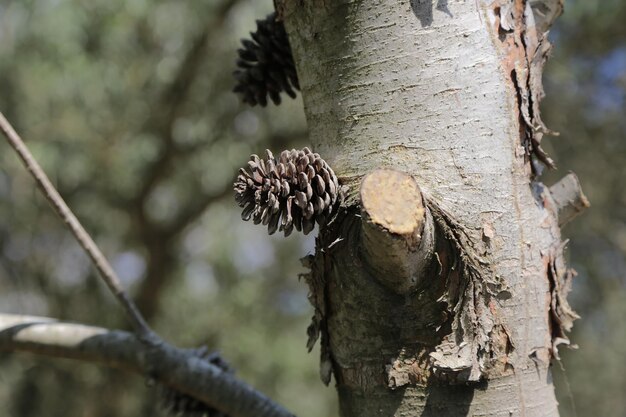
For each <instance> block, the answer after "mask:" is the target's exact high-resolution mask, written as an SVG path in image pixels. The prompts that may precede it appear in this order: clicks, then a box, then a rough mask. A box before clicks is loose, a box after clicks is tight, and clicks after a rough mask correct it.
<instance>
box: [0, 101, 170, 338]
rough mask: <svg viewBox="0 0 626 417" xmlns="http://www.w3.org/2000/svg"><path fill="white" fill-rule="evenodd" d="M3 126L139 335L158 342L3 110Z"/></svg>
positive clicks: (53, 206) (1, 126) (25, 164)
mask: <svg viewBox="0 0 626 417" xmlns="http://www.w3.org/2000/svg"><path fill="white" fill-rule="evenodd" d="M0 130H2V133H3V134H4V136H5V137H6V139H7V141H8V142H9V144H10V145H11V147H12V148H13V149H14V150H15V152H16V153H17V154H18V156H19V157H20V159H21V160H22V163H23V164H24V166H25V167H26V169H27V170H28V172H30V174H31V175H32V177H33V178H34V179H35V182H36V183H37V186H39V189H40V190H41V192H42V193H43V194H44V196H45V197H46V198H47V199H48V201H49V202H50V204H51V205H52V208H53V209H54V211H55V212H56V213H57V214H58V215H59V217H61V219H62V220H63V222H64V223H65V224H66V225H67V227H68V228H69V229H70V230H71V232H72V234H73V235H74V237H76V240H77V241H78V243H79V244H80V246H81V247H82V248H83V249H84V250H85V252H87V255H89V258H91V261H92V262H93V264H94V266H95V267H96V269H97V270H98V272H99V273H100V276H101V277H102V279H103V280H104V282H105V283H106V284H107V286H108V287H109V289H110V290H111V292H113V294H114V295H115V297H116V298H117V299H118V301H119V302H120V304H122V306H123V308H124V310H125V312H126V314H127V316H128V318H129V320H130V322H131V324H132V325H133V329H134V330H135V332H136V333H137V335H139V337H140V338H141V339H142V340H143V341H149V342H154V343H157V342H158V337H157V336H156V335H155V334H154V332H152V330H151V329H150V327H149V326H148V324H147V323H146V321H145V320H144V319H143V317H142V316H141V313H140V312H139V310H138V309H137V307H136V306H135V304H134V303H133V302H132V300H131V299H130V297H128V295H127V294H126V292H125V291H124V289H123V288H122V285H121V283H120V279H119V278H118V276H117V274H116V273H115V271H114V270H113V268H112V267H111V265H110V264H109V262H108V261H107V259H106V258H105V257H104V255H103V254H102V252H101V251H100V248H99V247H98V246H97V245H96V243H95V242H94V241H93V239H92V238H91V236H90V235H89V234H88V233H87V231H86V230H85V229H84V228H83V226H82V225H81V224H80V222H79V221H78V219H77V218H76V216H75V215H74V213H72V210H70V208H69V207H68V206H67V204H66V203H65V201H64V200H63V197H61V195H60V194H59V193H58V191H57V190H56V188H54V185H52V182H50V179H49V178H48V176H47V175H46V173H45V172H44V171H43V169H42V168H41V166H40V165H39V163H38V162H37V161H36V160H35V158H34V157H33V155H32V154H31V152H30V150H29V149H28V147H27V146H26V144H25V143H24V141H22V138H20V136H19V135H18V134H17V132H15V129H13V126H11V124H10V123H9V122H8V121H7V119H6V118H5V117H4V115H3V114H2V113H0Z"/></svg>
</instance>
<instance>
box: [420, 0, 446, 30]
mask: <svg viewBox="0 0 626 417" xmlns="http://www.w3.org/2000/svg"><path fill="white" fill-rule="evenodd" d="M435 8H436V9H437V10H439V11H441V12H443V13H445V14H447V15H448V16H449V17H454V16H453V15H452V13H451V12H450V10H449V9H448V0H438V1H437V5H436V6H435ZM411 10H413V14H414V15H415V17H417V18H418V19H419V21H420V24H421V25H422V27H429V26H430V25H432V23H433V0H411Z"/></svg>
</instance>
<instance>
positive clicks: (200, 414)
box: [160, 347, 234, 417]
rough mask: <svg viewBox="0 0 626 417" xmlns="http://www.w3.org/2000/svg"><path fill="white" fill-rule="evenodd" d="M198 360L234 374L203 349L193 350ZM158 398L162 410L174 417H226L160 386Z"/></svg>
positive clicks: (218, 358)
mask: <svg viewBox="0 0 626 417" xmlns="http://www.w3.org/2000/svg"><path fill="white" fill-rule="evenodd" d="M194 354H195V355H197V356H198V357H199V358H202V359H204V360H206V361H209V362H210V363H211V364H213V365H215V366H217V367H219V368H221V369H222V370H223V371H225V372H228V373H234V371H233V369H232V368H231V367H230V365H229V364H228V363H227V362H226V361H225V360H224V359H222V357H221V356H220V355H218V354H217V353H215V352H213V353H209V352H208V350H207V349H206V348H205V347H202V348H199V349H194ZM160 397H161V401H162V406H163V408H164V409H165V410H166V411H167V412H168V413H169V414H170V415H172V416H176V417H228V416H227V415H226V414H224V413H222V412H220V411H218V410H216V409H214V408H212V407H210V406H209V405H207V404H205V403H203V402H201V401H198V400H196V399H195V398H193V397H190V396H189V395H187V394H183V393H181V392H178V391H175V390H173V389H171V388H168V387H165V386H160Z"/></svg>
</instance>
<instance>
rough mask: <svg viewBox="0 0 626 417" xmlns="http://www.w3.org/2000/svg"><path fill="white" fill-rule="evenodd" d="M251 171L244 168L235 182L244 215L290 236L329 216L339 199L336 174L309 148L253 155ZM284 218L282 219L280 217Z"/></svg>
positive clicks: (306, 229) (321, 223)
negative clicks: (275, 153) (276, 156)
mask: <svg viewBox="0 0 626 417" xmlns="http://www.w3.org/2000/svg"><path fill="white" fill-rule="evenodd" d="M248 167H249V169H250V172H248V171H246V170H245V169H243V168H241V169H240V170H239V176H238V177H237V181H236V182H235V184H234V188H235V200H237V203H238V204H239V206H240V207H243V212H242V213H241V218H242V219H244V220H250V218H252V220H253V221H254V224H259V223H263V224H264V225H267V229H268V232H269V234H270V235H271V234H273V233H274V232H276V230H278V229H279V225H280V230H281V231H284V232H285V236H289V235H290V234H291V232H292V231H293V228H294V227H295V228H296V230H298V231H302V232H303V233H304V234H305V235H306V234H308V233H309V232H310V231H311V230H313V226H314V225H315V222H316V221H317V223H318V224H319V225H323V224H324V223H325V222H326V221H327V220H329V219H330V216H331V214H332V213H333V210H334V208H335V206H336V203H337V199H338V198H337V197H338V194H339V183H338V181H337V176H336V175H335V173H334V172H333V170H332V169H331V168H330V167H329V166H328V164H327V163H326V162H325V161H324V160H323V159H322V158H320V156H319V154H317V153H313V152H311V150H310V149H309V148H304V149H303V150H301V151H298V150H295V149H292V150H291V151H283V152H281V154H280V157H279V158H278V160H276V158H274V155H272V153H271V152H270V151H269V150H268V151H267V157H266V158H265V160H263V159H260V158H259V157H258V156H257V155H252V156H251V157H250V161H249V162H248ZM281 219H282V220H281Z"/></svg>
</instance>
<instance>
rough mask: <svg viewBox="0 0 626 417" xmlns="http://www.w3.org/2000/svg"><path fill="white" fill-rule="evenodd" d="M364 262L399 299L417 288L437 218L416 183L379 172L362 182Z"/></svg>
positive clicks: (406, 177)
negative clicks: (426, 203) (435, 218)
mask: <svg viewBox="0 0 626 417" xmlns="http://www.w3.org/2000/svg"><path fill="white" fill-rule="evenodd" d="M361 214H362V216H363V223H362V232H363V233H362V248H361V250H362V251H363V255H364V256H363V258H364V259H365V260H366V261H367V263H368V264H369V267H370V268H371V270H372V272H373V273H374V275H375V276H376V278H377V279H378V280H379V281H380V282H382V283H383V284H384V285H386V286H387V287H388V288H390V289H392V290H393V291H395V292H397V293H399V294H405V293H408V292H410V291H411V290H413V289H415V288H416V287H417V286H418V284H419V279H420V277H421V275H422V274H423V272H424V270H425V269H426V266H427V265H428V263H429V261H430V259H431V257H432V254H433V247H434V227H433V221H432V217H431V216H430V213H429V212H428V209H427V208H426V207H425V206H424V199H423V198H422V193H421V191H420V189H419V186H418V185H417V183H416V182H415V179H413V177H411V176H410V175H408V174H405V173H403V172H399V171H394V170H388V169H379V170H376V171H374V172H372V173H370V174H368V175H367V176H365V178H364V179H363V182H362V183H361Z"/></svg>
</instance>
